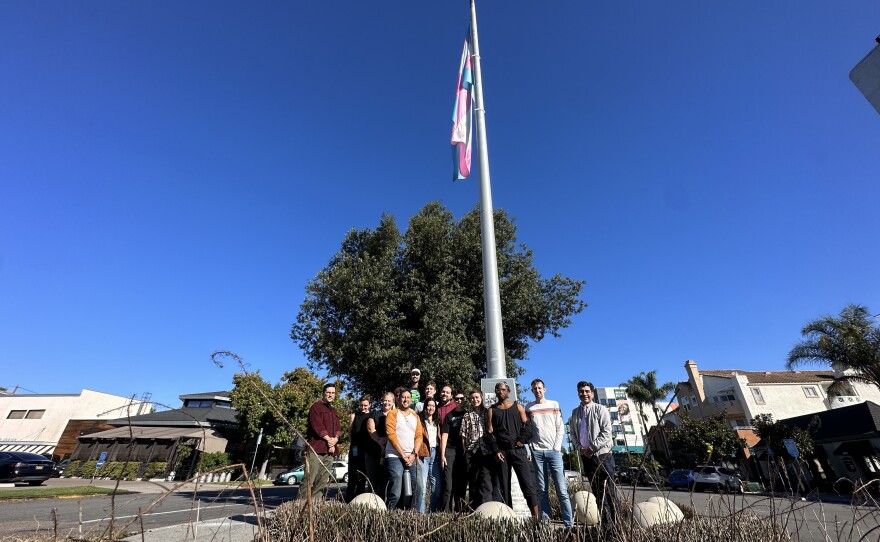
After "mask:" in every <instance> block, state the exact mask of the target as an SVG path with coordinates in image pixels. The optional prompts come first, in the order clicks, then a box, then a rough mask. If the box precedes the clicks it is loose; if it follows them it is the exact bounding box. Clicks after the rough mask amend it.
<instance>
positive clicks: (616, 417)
mask: <svg viewBox="0 0 880 542" xmlns="http://www.w3.org/2000/svg"><path fill="white" fill-rule="evenodd" d="M619 419H620V416H619V415H618V414H617V412H612V413H611V421H613V422H616V421H617V420H619Z"/></svg>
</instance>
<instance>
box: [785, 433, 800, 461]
mask: <svg viewBox="0 0 880 542" xmlns="http://www.w3.org/2000/svg"><path fill="white" fill-rule="evenodd" d="M782 443H783V444H785V449H786V450H788V455H790V456H792V457H797V456H798V455H800V454H799V452H798V449H797V444H795V442H794V441H793V440H792V439H790V438H784V439H782Z"/></svg>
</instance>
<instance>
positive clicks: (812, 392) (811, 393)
mask: <svg viewBox="0 0 880 542" xmlns="http://www.w3.org/2000/svg"><path fill="white" fill-rule="evenodd" d="M802 388H803V390H804V395H806V396H807V397H819V392H818V391H816V388H815V387H813V386H802Z"/></svg>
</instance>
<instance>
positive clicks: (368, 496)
mask: <svg viewBox="0 0 880 542" xmlns="http://www.w3.org/2000/svg"><path fill="white" fill-rule="evenodd" d="M350 504H354V505H358V506H366V507H367V508H372V509H373V510H385V509H386V507H385V501H383V500H382V497H380V496H378V495H376V494H375V493H361V494H360V495H358V496H357V497H355V498H353V499H352V500H351V503H350Z"/></svg>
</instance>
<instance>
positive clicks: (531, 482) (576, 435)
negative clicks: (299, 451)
mask: <svg viewBox="0 0 880 542" xmlns="http://www.w3.org/2000/svg"><path fill="white" fill-rule="evenodd" d="M410 379H411V380H410V385H409V386H401V387H398V388H397V389H395V390H394V391H393V392H387V393H385V394H384V395H383V396H382V398H381V401H380V408H379V409H378V410H373V409H372V404H373V400H372V397H370V396H369V395H364V396H362V397H360V398H359V399H358V403H357V407H356V410H355V412H353V413H352V414H351V415H350V416H349V420H348V422H349V424H348V430H349V433H350V437H351V446H350V450H349V454H348V459H349V483H348V487H347V489H346V495H345V497H346V500H347V501H350V500H351V499H353V498H354V497H355V496H356V495H358V494H360V493H363V492H365V491H370V492H374V493H377V494H379V495H381V496H382V497H383V498H384V499H385V503H386V506H387V507H388V508H389V509H392V508H404V507H406V508H412V509H415V510H418V511H420V512H426V511H431V512H434V511H440V510H444V511H450V512H451V511H458V510H462V509H464V508H465V507H469V508H471V509H475V508H477V507H478V506H479V505H480V504H482V503H484V502H488V501H500V502H504V503H506V504H507V505H508V506H513V503H512V499H511V489H510V484H511V471H513V472H515V473H516V477H517V480H518V481H519V484H520V488H521V489H522V493H523V496H524V497H525V501H526V504H527V506H528V507H529V510H530V511H531V513H532V514H533V515H534V517H535V518H536V519H538V518H541V517H548V516H549V515H550V498H549V495H550V483H551V480H552V483H553V485H555V489H556V495H557V498H558V500H559V506H560V509H561V514H562V521H563V523H564V524H565V525H566V526H567V527H570V526H571V525H572V521H573V514H572V505H571V499H570V498H569V494H568V487H567V483H566V478H565V472H564V467H563V462H562V440H563V436H564V434H565V425H564V422H563V418H562V411H561V409H560V407H559V403H558V402H556V401H553V400H550V399H548V398H547V397H546V391H547V390H546V387H545V384H544V382H543V381H542V380H540V379H535V380H533V381H532V382H531V389H532V393H533V394H534V396H535V400H534V401H532V402H530V403H528V404H526V405H522V404H521V403H519V402H517V401H513V400H511V399H510V388H509V387H508V385H507V384H506V383H505V382H498V383H497V384H496V386H495V390H494V391H495V396H496V398H497V400H496V402H495V403H494V404H493V405H491V406H488V407H487V406H486V405H484V404H483V399H484V398H483V393H482V392H481V391H480V390H478V389H473V390H470V391H469V392H468V393H467V394H465V393H462V392H459V391H457V390H454V389H453V388H452V387H451V386H448V385H444V386H441V387H440V388H439V394H437V392H438V388H437V385H436V384H435V383H434V382H428V383H427V384H426V385H425V386H424V389H421V388H420V387H419V385H418V384H419V380H420V379H421V371H419V369H413V370H412V373H411V375H410ZM577 393H578V398H579V400H580V404H579V405H578V407H577V408H575V409H574V410H573V411H572V413H571V417H570V419H569V433H570V437H571V441H572V446H573V447H574V448H576V449H577V451H578V455H579V458H580V464H581V469H582V473H583V474H584V475H586V476H587V478H588V480H589V481H590V484H591V486H592V492H593V494H594V495H595V496H596V498H597V502H598V503H600V505H601V508H602V514H603V516H604V520H605V521H606V522H610V523H611V524H613V523H614V519H615V517H616V514H617V508H618V497H617V490H616V488H615V486H614V476H613V473H614V469H615V465H614V459H613V456H612V455H611V447H612V438H611V417H610V415H609V413H608V410H607V409H606V408H605V407H603V406H601V405H599V404H598V403H595V402H593V398H594V396H595V388H594V387H593V385H592V384H591V383H589V382H585V381H581V382H578V384H577ZM335 396H336V388H335V386H333V385H332V384H328V385H326V386H324V390H323V396H322V398H321V400H319V401H316V402H315V403H314V404H313V405H312V407H311V409H310V410H309V416H308V424H307V431H306V433H307V434H306V440H307V441H308V444H309V446H310V449H309V450H308V452H307V461H308V462H309V463H310V464H309V468H310V480H309V484H310V485H311V489H312V495H313V496H315V495H317V496H321V495H323V493H324V491H325V489H326V486H327V483H328V476H327V475H326V472H327V470H326V469H327V468H329V465H330V463H332V461H333V458H334V457H336V456H338V448H337V443H338V441H339V438H340V436H341V435H342V423H341V420H340V418H339V416H338V414H337V413H336V411H335V410H334V409H333V407H332V404H331V403H332V401H333V400H334V399H335ZM414 396H415V397H418V400H417V401H414V400H413V397H414ZM466 404H467V406H466ZM529 452H531V453H529ZM305 493H306V492H305V491H300V495H301V496H304V495H305Z"/></svg>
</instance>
